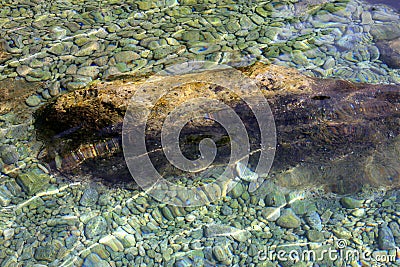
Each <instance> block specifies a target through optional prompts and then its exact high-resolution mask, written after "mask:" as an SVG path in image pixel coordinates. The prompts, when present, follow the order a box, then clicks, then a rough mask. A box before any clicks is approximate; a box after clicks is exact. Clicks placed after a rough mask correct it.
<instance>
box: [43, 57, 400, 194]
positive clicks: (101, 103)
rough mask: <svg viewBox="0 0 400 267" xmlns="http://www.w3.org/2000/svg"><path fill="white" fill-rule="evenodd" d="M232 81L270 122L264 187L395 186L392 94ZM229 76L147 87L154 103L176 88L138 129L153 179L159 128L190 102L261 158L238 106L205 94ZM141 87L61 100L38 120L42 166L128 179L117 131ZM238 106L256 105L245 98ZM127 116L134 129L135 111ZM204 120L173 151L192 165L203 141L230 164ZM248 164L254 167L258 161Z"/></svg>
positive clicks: (328, 82) (252, 128) (264, 75)
mask: <svg viewBox="0 0 400 267" xmlns="http://www.w3.org/2000/svg"><path fill="white" fill-rule="evenodd" d="M235 71H236V70H235ZM241 72H242V73H243V74H244V75H246V76H247V77H249V78H250V79H251V80H252V81H254V83H255V85H256V86H257V87H258V88H259V90H260V91H261V92H262V95H263V96H264V97H265V98H266V99H267V100H268V103H269V106H270V108H271V110H272V113H273V116H274V120H275V125H276V137H277V140H276V143H277V146H276V153H275V160H274V162H273V165H272V170H271V172H270V177H273V178H274V179H275V180H276V181H278V182H279V183H280V184H282V185H284V186H289V187H290V186H296V187H299V186H324V187H325V188H327V190H330V191H333V192H338V193H347V192H354V191H357V190H359V189H361V187H362V186H363V185H371V186H387V187H391V188H393V187H398V186H399V185H400V175H399V173H400V164H399V162H400V158H399V155H400V153H399V152H400V140H399V139H400V138H399V132H400V127H399V126H400V86H398V85H372V84H356V83H350V82H347V81H343V80H334V79H317V78H310V77H306V76H304V75H301V74H299V73H298V72H297V71H296V70H294V69H289V68H284V67H278V66H274V65H263V64H261V63H257V64H255V65H253V66H251V67H248V68H244V69H241ZM224 75H225V76H224ZM232 75H233V74H232V71H229V70H228V71H227V70H212V71H206V72H201V73H196V74H185V75H181V76H179V77H176V76H174V77H171V76H167V77H160V78H157V79H156V80H157V83H155V84H154V87H151V86H150V87H148V88H150V90H148V91H146V94H147V95H148V96H149V98H152V96H153V95H154V99H158V97H156V96H159V94H160V91H161V90H163V88H161V87H162V86H165V87H168V86H169V85H171V84H174V83H175V82H176V80H177V79H178V80H179V81H181V82H182V85H180V86H178V87H176V88H173V90H172V89H171V90H169V91H168V93H167V94H165V95H163V96H162V97H160V98H159V99H158V101H156V104H155V105H154V106H153V107H151V111H152V112H151V114H150V116H149V117H148V120H147V121H146V123H147V128H146V144H147V148H148V151H149V157H150V158H151V159H152V162H153V163H154V165H155V166H156V167H157V168H158V169H159V170H160V171H161V172H162V171H163V172H167V171H171V168H170V166H168V161H167V159H166V158H165V156H163V153H162V151H161V150H160V149H161V146H160V145H159V144H160V143H161V142H160V141H161V129H162V127H163V122H164V120H165V119H166V118H167V116H168V114H170V113H173V112H174V109H175V108H177V107H179V106H180V105H182V104H184V103H185V102H187V101H189V100H193V99H196V98H198V97H203V98H207V99H214V100H219V101H222V102H223V103H225V104H227V105H229V107H230V108H231V109H233V110H234V111H235V113H236V114H238V116H239V117H240V119H241V120H242V121H243V123H244V125H245V127H246V130H247V132H248V135H249V139H250V149H251V151H257V149H260V136H261V135H262V133H260V131H261V130H260V129H259V127H258V126H259V125H260V120H257V119H256V118H255V116H254V114H253V113H252V110H251V108H250V107H249V106H248V105H247V104H246V101H244V100H243V98H242V97H240V96H239V95H238V94H236V93H234V92H232V91H230V90H228V89H227V88H224V87H221V86H220V85H216V84H212V82H213V77H216V76H222V77H225V78H226V80H227V81H228V83H229V85H230V86H232V87H235V86H237V85H238V83H239V81H237V80H235V79H232ZM194 76H195V77H196V80H197V82H193V77H194ZM145 82H146V79H145V78H142V79H136V80H125V81H114V82H106V83H99V84H96V85H93V86H92V87H91V88H89V89H83V90H77V91H74V92H71V93H68V94H65V95H62V96H60V97H58V98H57V99H56V100H55V101H54V102H52V103H50V104H49V105H47V106H46V107H44V108H43V109H41V110H39V111H38V113H37V114H36V128H37V133H38V136H39V138H41V139H42V140H43V141H44V142H45V143H46V146H47V149H46V151H47V154H46V155H44V156H43V160H45V161H47V162H48V163H49V164H52V165H53V167H54V168H55V169H58V170H59V171H62V172H66V173H69V172H71V171H72V172H73V171H76V170H80V171H84V172H90V173H92V175H94V176H100V177H104V178H105V179H107V180H109V181H112V182H117V181H120V180H122V179H124V177H128V179H129V177H130V174H129V172H128V170H127V168H126V166H125V162H124V157H123V154H122V150H121V130H122V122H123V119H124V115H125V113H126V111H127V109H128V106H129V105H130V104H131V98H132V96H133V95H134V94H135V92H137V90H139V89H138V88H141V89H143V87H141V86H143V84H144V83H145ZM186 82H187V83H186ZM160 84H162V86H161V85H160ZM246 97H247V98H248V99H251V98H252V97H253V98H257V97H260V96H259V95H257V94H254V95H251V93H250V92H249V95H247V96H246ZM199 101H200V102H198V103H197V104H200V105H201V101H202V100H201V99H200V100H199ZM255 101H257V99H255ZM139 106H140V105H139ZM130 109H133V110H134V112H133V113H135V112H137V116H136V118H139V120H140V114H141V110H140V108H137V110H136V111H135V106H134V107H130ZM204 110H206V108H205V109H204ZM186 111H188V110H186ZM184 113H188V112H182V116H183V115H184ZM189 115H190V114H189ZM212 119H213V112H208V111H207V112H205V113H204V116H203V117H200V118H197V119H193V120H190V121H188V123H187V124H186V125H185V127H183V129H182V131H181V132H180V135H179V140H180V145H181V148H182V151H183V154H184V155H185V156H187V157H188V158H189V159H196V158H197V157H198V156H199V150H198V144H199V142H200V141H201V140H202V139H203V138H206V137H207V138H212V139H213V140H214V141H215V143H216V144H217V148H218V157H217V163H218V164H223V163H226V162H227V158H229V156H230V149H231V145H232V144H230V141H231V139H230V138H229V137H228V136H227V133H226V131H225V130H224V129H223V128H222V127H221V126H220V125H219V124H218V123H216V122H215V121H213V120H212ZM265 119H267V118H265ZM271 149H272V150H273V149H274V148H271ZM272 150H271V151H272ZM272 152H273V151H272ZM250 160H251V163H254V162H256V161H257V153H255V154H254V157H252V158H250ZM175 171H176V170H175Z"/></svg>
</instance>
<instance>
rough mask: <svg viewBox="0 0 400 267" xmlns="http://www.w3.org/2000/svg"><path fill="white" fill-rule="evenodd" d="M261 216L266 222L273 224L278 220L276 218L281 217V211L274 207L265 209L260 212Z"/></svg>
mask: <svg viewBox="0 0 400 267" xmlns="http://www.w3.org/2000/svg"><path fill="white" fill-rule="evenodd" d="M262 216H263V217H264V218H265V219H267V220H268V221H270V222H274V221H276V220H278V218H279V217H280V216H281V209H280V208H274V207H265V208H264V209H263V210H262Z"/></svg>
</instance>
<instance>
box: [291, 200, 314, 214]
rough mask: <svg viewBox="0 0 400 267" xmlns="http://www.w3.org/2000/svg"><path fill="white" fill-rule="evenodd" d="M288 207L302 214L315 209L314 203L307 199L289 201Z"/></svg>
mask: <svg viewBox="0 0 400 267" xmlns="http://www.w3.org/2000/svg"><path fill="white" fill-rule="evenodd" d="M290 208H291V209H292V210H293V211H294V213H295V214H297V215H303V214H306V213H307V212H310V211H313V210H315V209H316V207H315V204H314V203H312V202H311V201H309V200H307V199H300V200H297V201H294V202H293V203H290Z"/></svg>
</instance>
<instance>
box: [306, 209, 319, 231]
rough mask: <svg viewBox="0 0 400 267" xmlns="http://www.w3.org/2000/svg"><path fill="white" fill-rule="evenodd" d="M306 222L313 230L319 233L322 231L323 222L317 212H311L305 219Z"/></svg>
mask: <svg viewBox="0 0 400 267" xmlns="http://www.w3.org/2000/svg"><path fill="white" fill-rule="evenodd" d="M305 220H306V222H307V223H308V225H309V226H311V228H314V229H316V230H318V231H321V230H322V221H321V218H320V216H319V214H318V213H317V212H316V211H311V212H309V213H307V215H306V217H305Z"/></svg>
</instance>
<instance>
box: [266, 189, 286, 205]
mask: <svg viewBox="0 0 400 267" xmlns="http://www.w3.org/2000/svg"><path fill="white" fill-rule="evenodd" d="M278 190H279V189H276V190H274V191H272V192H271V193H269V194H268V195H267V196H266V197H265V204H266V205H267V206H272V207H284V206H285V205H286V198H285V195H284V194H283V193H282V192H281V191H278Z"/></svg>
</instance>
